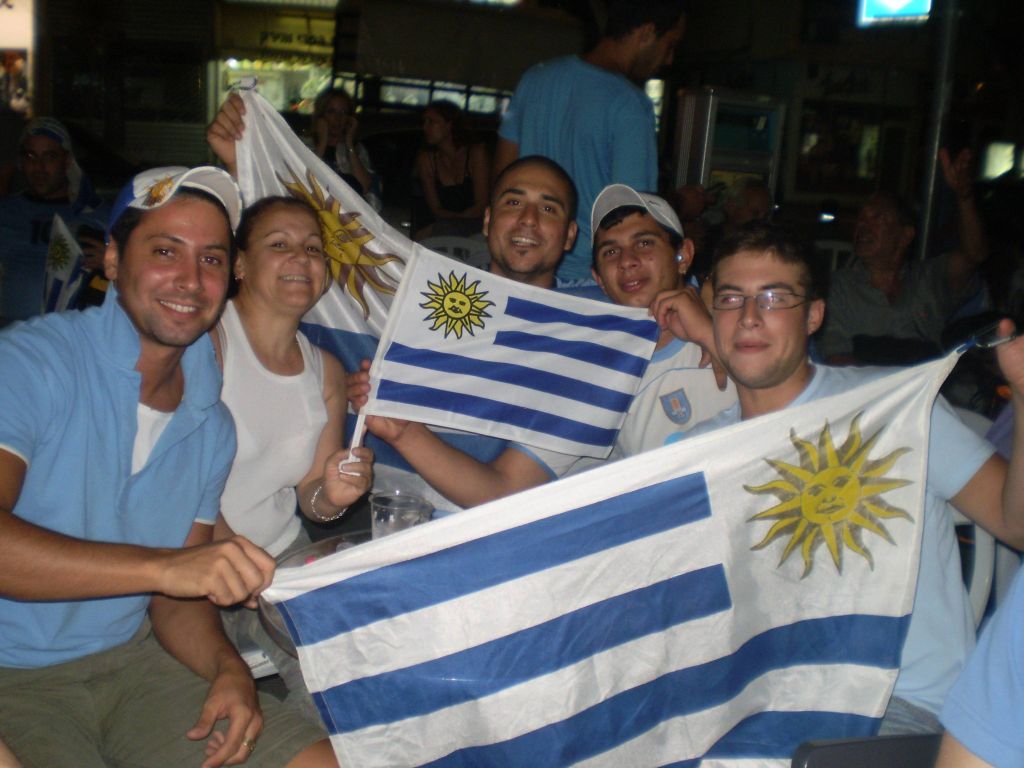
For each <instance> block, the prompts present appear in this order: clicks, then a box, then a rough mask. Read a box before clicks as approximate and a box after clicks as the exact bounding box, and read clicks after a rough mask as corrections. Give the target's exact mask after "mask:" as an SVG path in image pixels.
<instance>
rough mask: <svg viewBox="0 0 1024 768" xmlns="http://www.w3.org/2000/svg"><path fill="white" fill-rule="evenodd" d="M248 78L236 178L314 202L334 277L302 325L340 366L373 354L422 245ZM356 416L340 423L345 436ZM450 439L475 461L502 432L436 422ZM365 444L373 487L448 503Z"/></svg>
mask: <svg viewBox="0 0 1024 768" xmlns="http://www.w3.org/2000/svg"><path fill="white" fill-rule="evenodd" d="M254 85H255V84H254V82H253V81H252V80H251V79H248V81H247V82H245V83H244V84H243V86H242V89H241V90H240V91H239V95H240V96H241V98H242V101H243V102H244V104H245V110H246V111H245V131H244V132H243V134H242V139H241V140H240V141H239V142H238V145H237V155H238V183H239V187H240V188H241V191H242V198H243V200H244V201H245V203H246V204H247V205H248V204H251V203H253V202H255V201H256V200H259V199H261V198H263V197H267V196H269V195H292V196H294V197H299V198H302V199H304V200H306V201H307V202H310V203H311V204H312V205H313V207H314V208H316V209H317V211H318V212H319V216H320V225H321V228H322V230H323V234H324V250H325V251H326V253H327V256H328V258H329V263H330V266H331V271H332V273H333V275H334V278H335V280H334V282H333V283H332V285H331V287H330V290H328V291H327V293H326V294H325V295H324V296H323V298H322V299H320V301H319V303H318V304H317V305H316V306H315V307H313V309H312V310H310V311H309V313H308V314H307V315H306V317H305V318H303V323H302V326H301V327H302V331H303V333H305V334H306V336H307V337H309V339H310V341H312V342H313V343H314V344H316V345H317V346H320V347H322V348H324V349H326V350H327V351H329V352H331V353H332V354H334V356H335V357H337V358H338V359H339V360H341V362H342V364H343V365H344V366H345V370H346V371H356V370H358V369H359V364H360V362H361V361H362V360H372V359H373V357H374V354H375V352H376V349H377V342H378V340H379V338H380V335H381V333H383V331H384V326H385V324H386V323H387V315H388V311H389V309H390V308H391V304H392V302H393V301H394V295H395V291H396V290H397V288H398V285H399V283H400V282H401V278H402V274H403V272H404V269H405V264H406V262H407V261H408V259H409V257H410V255H411V254H412V253H413V252H414V251H422V250H425V249H423V248H422V247H421V246H419V245H417V244H415V243H413V242H412V241H411V240H409V239H408V238H407V237H406V236H405V235H403V234H402V233H401V232H399V231H398V230H396V229H394V228H393V227H391V226H390V225H389V224H388V223H387V222H386V221H384V219H383V218H381V216H380V215H379V214H378V213H377V212H376V211H374V210H373V208H372V207H371V206H370V205H369V204H368V203H367V202H366V201H365V200H363V199H362V198H361V197H360V196H359V195H358V194H357V193H356V192H355V191H354V190H353V189H352V188H351V187H349V186H348V185H347V184H346V183H345V182H344V181H343V180H342V179H341V178H340V177H339V176H338V175H337V174H335V173H334V172H333V171H332V170H331V169H330V168H329V167H328V166H327V165H326V164H325V163H324V162H323V161H322V160H321V159H320V158H318V157H317V156H316V155H315V154H314V153H313V151H312V150H310V149H309V147H307V146H306V145H305V144H304V143H303V142H302V140H301V139H300V138H299V137H298V136H296V135H295V133H294V132H293V131H292V130H291V128H289V127H288V124H287V123H286V122H285V121H284V118H282V117H281V115H280V114H278V112H277V110H276V109H275V108H274V106H273V105H272V104H271V103H270V102H268V101H267V100H266V99H265V98H263V97H262V96H260V94H259V93H258V92H257V91H256V90H254ZM355 422H356V419H355V418H354V417H353V416H351V415H350V418H349V419H348V420H347V424H346V431H347V434H346V443H347V444H349V445H351V444H352V442H353V439H352V438H353V433H354V427H355ZM435 431H436V432H438V435H439V436H440V437H441V438H442V439H443V440H444V441H445V442H447V443H449V444H450V445H453V446H455V447H456V448H459V449H460V450H462V451H464V452H465V453H468V454H469V455H471V456H473V457H475V458H477V459H479V460H480V461H484V462H486V461H490V460H491V459H493V458H495V457H497V456H498V455H499V454H500V453H501V452H502V450H504V448H505V446H506V442H505V441H504V440H501V439H498V438H493V437H489V436H486V435H480V434H472V433H463V432H455V431H446V430H435ZM364 442H365V444H366V445H367V446H369V447H371V448H373V451H374V456H375V457H376V461H375V463H374V487H375V488H376V489H377V490H381V491H395V490H401V491H403V492H406V493H415V494H418V495H420V496H423V497H424V498H426V499H428V500H429V501H430V502H431V503H432V504H433V505H434V507H435V509H437V510H445V511H448V512H451V511H456V510H458V509H459V507H458V506H456V505H454V504H452V503H451V502H450V501H448V500H447V499H445V498H444V497H443V496H441V495H440V494H438V493H437V492H436V491H434V489H433V488H431V487H430V486H429V485H427V484H426V483H425V482H424V481H423V480H422V479H421V478H420V477H419V476H418V475H417V474H416V473H415V471H413V469H412V467H411V466H410V465H409V464H408V463H407V462H406V461H405V459H404V458H402V456H401V455H400V454H399V453H398V452H397V451H395V450H394V449H393V448H391V446H389V445H388V444H387V443H385V442H384V441H383V440H378V439H377V438H376V437H374V436H373V435H367V436H366V438H365V441H364Z"/></svg>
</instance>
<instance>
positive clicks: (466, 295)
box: [420, 272, 494, 339]
mask: <svg viewBox="0 0 1024 768" xmlns="http://www.w3.org/2000/svg"><path fill="white" fill-rule="evenodd" d="M466 281H467V276H466V275H465V274H464V275H462V277H456V276H455V273H454V272H450V273H449V274H448V277H447V278H446V277H445V276H444V275H442V274H438V276H437V282H436V283H434V282H431V281H430V280H428V281H427V285H428V286H430V290H429V291H423V292H422V294H421V295H422V296H424V297H426V299H427V300H426V301H425V302H424V303H423V304H420V306H421V307H422V308H423V309H429V310H430V314H429V315H427V316H426V317H425V318H423V319H424V320H428V321H429V320H433V321H434V324H433V325H432V326H431V327H430V330H432V331H436V330H437V329H438V328H440V327H442V326H444V337H445V338H446V339H447V338H448V336H449V335H450V334H452V333H454V334H455V338H457V339H461V338H462V332H463V331H466V332H467V333H469V335H470V336H472V335H473V326H478V327H480V328H483V327H484V323H483V318H485V317H490V315H489V314H487V312H486V311H485V310H486V309H487V307H490V306H493V304H494V302H493V301H487V300H486V299H484V296H486V295H487V291H480V290H479V289H478V286H479V285H480V281H479V280H477V281H476V282H475V283H471V284H470V285H466Z"/></svg>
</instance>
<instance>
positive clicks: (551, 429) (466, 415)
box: [363, 250, 659, 458]
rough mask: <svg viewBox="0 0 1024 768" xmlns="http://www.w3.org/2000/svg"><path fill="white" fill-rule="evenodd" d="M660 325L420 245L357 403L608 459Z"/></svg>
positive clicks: (368, 410) (638, 313)
mask: <svg viewBox="0 0 1024 768" xmlns="http://www.w3.org/2000/svg"><path fill="white" fill-rule="evenodd" d="M595 306H597V307H599V308H600V310H601V311H600V312H598V313H595V312H594V311H593V310H594V307H595ZM658 335H659V329H658V325H657V323H655V322H654V321H653V320H651V318H650V317H649V316H648V314H647V311H646V310H644V309H634V308H630V307H619V306H616V305H613V304H600V305H595V304H594V302H591V301H588V300H586V299H580V298H576V297H573V296H566V295H564V294H559V293H557V292H555V291H551V290H547V289H543V288H536V287H534V286H530V285H523V284H522V283H517V282H514V281H512V280H508V279H506V278H504V277H501V276H498V275H494V274H491V273H490V272H485V271H483V270H479V269H474V268H472V267H469V266H467V265H463V264H458V263H455V262H453V261H452V260H451V259H448V258H446V257H444V256H440V255H438V254H435V253H431V252H430V251H426V250H419V251H417V252H415V254H413V255H412V256H411V258H410V261H409V262H408V263H407V264H406V270H405V276H404V277H403V279H402V286H401V288H400V289H399V291H398V295H397V297H396V300H395V303H394V305H393V306H392V310H391V314H390V316H389V317H388V323H387V326H386V328H385V330H384V335H383V336H382V337H381V342H380V346H379V347H378V351H377V357H376V358H375V359H374V362H373V365H372V367H371V368H370V396H369V401H368V402H367V404H366V405H365V406H364V407H363V412H364V413H365V414H367V415H370V414H376V415H379V416H395V417H398V418H404V419H410V420H413V421H418V422H423V423H427V424H437V425H441V426H447V427H453V428H456V429H464V430H467V431H471V432H479V433H482V434H487V435H494V436H496V437H501V438H505V439H508V440H515V441H516V442H520V443H525V444H527V445H532V446H536V447H539V448H547V449H549V450H553V451H559V452H561V453H567V454H570V455H573V456H594V457H597V458H605V457H607V455H608V454H609V453H610V451H611V448H612V445H613V444H614V443H615V438H616V436H617V435H618V432H619V428H620V427H621V426H622V422H623V420H624V419H625V417H626V412H627V411H628V410H629V405H630V403H631V402H632V399H633V395H634V394H635V392H636V389H637V387H638V386H639V385H640V380H641V378H642V377H643V374H644V371H645V370H646V368H647V364H648V362H649V361H650V357H651V355H652V354H653V353H654V345H655V343H656V342H657V340H658Z"/></svg>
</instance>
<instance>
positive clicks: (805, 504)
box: [744, 413, 912, 578]
mask: <svg viewBox="0 0 1024 768" xmlns="http://www.w3.org/2000/svg"><path fill="white" fill-rule="evenodd" d="M862 415H863V414H862V413H859V414H857V416H856V418H854V420H853V423H852V424H851V425H850V434H849V435H848V436H847V438H846V442H844V443H843V445H842V446H841V447H840V448H839V449H838V450H837V449H836V447H835V445H834V444H833V442H832V433H831V431H830V429H829V425H828V422H825V426H824V428H823V429H822V430H821V434H820V435H819V436H818V444H817V445H814V443H812V442H809V441H807V440H802V439H800V438H799V437H797V436H796V433H795V432H793V431H790V440H792V441H793V445H794V447H795V448H796V451H797V454H798V455H799V458H800V463H799V465H797V464H787V463H785V462H783V461H776V460H774V459H766V460H765V461H767V463H768V464H769V465H770V466H771V467H772V468H773V469H774V470H775V471H776V472H778V473H779V476H780V478H781V479H779V480H773V481H772V482H770V483H765V484H764V485H759V486H749V485H746V486H744V488H746V490H747V491H749V492H750V493H754V494H771V495H774V496H775V497H776V498H778V503H777V504H776V505H775V506H773V507H771V508H770V509H766V510H765V511H764V512H759V513H758V514H756V515H754V516H753V517H751V518H750V522H755V521H761V520H774V521H775V522H774V523H773V524H772V526H771V528H769V529H768V532H767V533H766V534H765V536H764V538H763V539H761V541H760V542H758V543H757V544H755V545H754V546H753V547H752V549H755V550H758V549H763V548H764V547H767V546H768V545H769V544H771V543H772V542H773V541H775V540H776V539H780V538H785V537H786V536H788V537H789V540H788V541H787V542H786V546H785V548H784V549H783V550H782V555H781V556H780V558H779V566H781V565H782V564H783V563H784V562H786V560H787V559H788V558H789V556H790V555H791V554H793V552H795V551H796V550H797V549H798V548H799V550H800V554H801V555H802V556H803V560H804V572H803V576H802V577H801V578H803V577H806V576H807V575H808V574H809V573H810V572H811V569H812V568H813V567H814V555H815V552H816V551H817V550H818V547H819V546H820V545H821V544H824V545H825V547H826V549H827V550H828V553H829V554H830V555H831V556H832V562H833V563H834V564H835V566H836V571H838V572H839V573H840V574H841V573H842V572H843V550H844V548H845V549H849V550H851V551H853V552H856V553H857V554H858V555H860V556H861V557H863V558H864V559H865V560H867V561H868V565H869V566H870V567H871V568H874V559H873V558H872V556H871V552H870V551H869V550H868V548H867V546H865V544H864V541H863V536H864V531H869V532H870V533H873V534H875V535H876V536H880V537H881V538H883V539H885V540H886V541H888V542H889V543H890V544H893V545H895V543H896V542H895V541H894V540H893V538H892V536H891V535H890V534H889V531H888V530H887V529H886V527H885V523H884V522H883V521H885V520H889V519H892V518H903V519H905V520H911V519H912V518H911V517H910V515H908V514H907V513H906V511H904V510H902V509H897V508H896V507H893V506H892V505H890V504H888V503H886V502H885V501H884V500H883V499H882V498H881V495H882V494H883V493H886V492H887V491H892V490H894V489H896V488H902V487H903V486H906V485H910V483H911V481H910V480H900V479H896V478H890V477H885V473H886V472H888V471H889V470H890V469H891V468H892V466H893V465H894V464H895V463H896V460H897V459H898V458H899V457H900V456H902V455H903V454H905V453H908V452H909V451H910V449H909V448H898V449H896V450H895V451H893V452H892V453H890V454H888V455H887V456H883V457H881V458H878V459H871V458H870V457H869V455H868V454H869V452H870V451H871V449H872V447H874V445H875V443H876V442H877V440H878V437H879V435H880V434H881V432H882V430H881V429H879V430H878V431H877V432H875V433H874V434H873V435H871V437H869V438H868V439H867V440H862V439H861V433H860V417H861V416H862Z"/></svg>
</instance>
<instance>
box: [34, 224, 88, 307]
mask: <svg viewBox="0 0 1024 768" xmlns="http://www.w3.org/2000/svg"><path fill="white" fill-rule="evenodd" d="M83 259H84V256H83V255H82V249H81V248H80V247H79V245H78V243H77V242H76V240H75V238H74V236H73V235H72V234H71V230H69V229H68V226H67V224H65V223H64V219H62V218H61V217H60V216H58V215H57V214H54V216H53V227H52V228H51V229H50V246H49V248H48V249H47V251H46V288H45V292H44V294H43V297H42V301H43V306H42V310H43V312H44V313H46V312H63V311H64V310H66V309H68V308H69V307H70V306H71V303H72V302H73V301H74V300H75V297H76V296H77V295H78V289H79V288H81V286H82V278H83V277H84V276H85V268H84V266H83V264H82V262H83Z"/></svg>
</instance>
